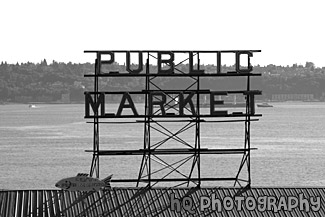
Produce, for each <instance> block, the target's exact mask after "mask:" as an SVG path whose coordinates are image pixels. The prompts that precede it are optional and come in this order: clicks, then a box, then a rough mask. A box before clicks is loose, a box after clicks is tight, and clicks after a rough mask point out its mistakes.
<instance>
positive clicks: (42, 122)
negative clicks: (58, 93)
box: [0, 102, 325, 189]
mask: <svg viewBox="0 0 325 217" xmlns="http://www.w3.org/2000/svg"><path fill="white" fill-rule="evenodd" d="M273 105H274V107H273V108H257V113H262V114H263V117H261V118H260V120H259V121H258V122H252V124H251V147H254V148H257V149H258V150H256V151H252V153H251V175H252V185H253V186H255V187H258V186H268V187H273V186H283V187H286V186H292V187H299V186H300V187H304V186H324V185H325V173H324V172H323V167H324V165H325V159H324V153H325V146H324V144H325V133H324V131H325V122H324V120H325V104H324V103H303V102H299V103H296V102H295V103H294V102H289V103H273ZM113 110H114V109H113ZM139 113H140V112H139ZM83 117H84V105H82V104H71V105H46V104H44V105H38V106H37V108H33V109H29V108H28V106H27V105H0V173H1V176H0V189H39V188H43V189H53V188H55V187H54V184H55V182H56V181H58V180H60V179H62V178H65V177H69V176H74V175H75V174H77V173H79V172H84V173H88V172H89V169H90V163H91V160H92V155H91V154H90V153H86V152H85V150H90V149H92V138H93V134H92V133H93V131H92V130H93V128H92V127H93V126H92V124H87V123H86V121H90V120H86V119H84V118H83ZM182 126H183V124H182V123H173V124H169V126H168V127H169V129H180V128H181V127H182ZM193 130H194V129H193ZM193 130H189V131H188V132H186V133H184V135H183V138H184V140H185V141H187V142H189V143H192V142H193V141H194V136H193ZM201 132H202V133H201V144H202V147H206V148H229V147H230V148H241V147H243V141H244V139H243V138H244V137H243V134H244V124H243V123H217V124H211V123H210V124H202V129H201ZM100 134H101V137H100V143H101V148H102V149H140V148H142V146H143V125H142V124H129V125H126V124H118V125H110V124H103V125H101V127H100ZM152 136H156V137H157V139H154V141H155V140H156V141H158V138H163V137H162V136H161V135H160V134H159V133H153V134H152ZM171 145H173V143H172V142H171V141H170V142H168V143H167V144H165V148H166V147H171ZM162 158H163V159H164V160H166V161H168V160H173V159H175V158H173V159H171V158H170V157H168V156H162ZM239 162H240V157H239V156H234V155H226V156H221V155H218V156H214V157H211V156H206V155H204V156H202V176H208V175H210V174H216V175H221V176H234V175H235V174H236V172H237V169H238V166H239ZM140 163H141V157H140V156H127V157H116V156H113V157H108V156H104V157H102V158H101V161H100V176H101V178H104V177H105V176H107V175H109V174H111V173H114V178H136V177H137V174H138V170H139V169H138V168H139V165H140ZM188 164H189V165H190V163H188ZM153 166H154V165H153ZM131 186H134V185H133V184H131Z"/></svg>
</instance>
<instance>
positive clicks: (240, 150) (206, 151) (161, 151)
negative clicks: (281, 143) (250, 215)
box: [85, 148, 257, 155]
mask: <svg viewBox="0 0 325 217" xmlns="http://www.w3.org/2000/svg"><path fill="white" fill-rule="evenodd" d="M249 150H257V148H250V149H248V148H237V149H233V148H232V149H207V148H201V149H195V148H193V149H150V150H149V149H138V150H99V151H94V150H85V152H93V153H95V154H97V155H143V154H149V153H150V154H151V155H182V154H197V153H198V152H200V154H244V153H246V152H248V151H249Z"/></svg>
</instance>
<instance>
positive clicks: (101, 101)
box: [85, 92, 105, 118]
mask: <svg viewBox="0 0 325 217" xmlns="http://www.w3.org/2000/svg"><path fill="white" fill-rule="evenodd" d="M94 97H97V100H96V98H95V100H94V99H93V98H92V97H91V94H90V93H88V92H85V101H86V103H85V118H90V115H89V106H91V108H92V110H93V113H94V116H98V109H99V106H100V116H105V95H104V93H99V95H94Z"/></svg>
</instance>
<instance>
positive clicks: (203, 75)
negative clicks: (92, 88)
mask: <svg viewBox="0 0 325 217" xmlns="http://www.w3.org/2000/svg"><path fill="white" fill-rule="evenodd" d="M229 76H230V77H238V76H241V77H247V76H261V74H260V73H236V72H229V73H218V74H217V73H209V74H189V73H184V74H178V73H174V74H157V73H149V74H129V73H126V72H123V73H119V72H111V73H98V74H85V75H84V77H229Z"/></svg>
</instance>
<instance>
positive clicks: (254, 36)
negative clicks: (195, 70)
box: [0, 0, 325, 67]
mask: <svg viewBox="0 0 325 217" xmlns="http://www.w3.org/2000/svg"><path fill="white" fill-rule="evenodd" d="M0 5H1V12H0V24H1V26H0V28H1V34H0V61H7V62H8V63H16V62H19V63H21V62H27V61H30V62H35V63H36V62H40V61H41V60H42V59H44V58H45V59H46V60H47V61H48V63H50V62H52V60H53V59H54V60H56V61H59V62H69V61H71V62H73V63H79V62H80V63H83V62H94V59H95V55H94V54H85V53H84V52H83V51H84V50H96V49H98V50H110V49H111V50H113V49H116V50H135V49H138V50H145V49H154V50H159V49H160V50H180V49H182V50H231V49H251V50H253V49H256V50H262V52H261V53H256V54H254V58H252V64H253V65H257V64H260V65H267V64H276V65H284V66H286V65H292V64H294V63H298V64H303V65H304V64H305V62H306V61H310V62H314V63H315V64H316V66H319V67H322V66H325V54H324V52H325V43H324V40H325V25H324V21H325V18H324V12H325V7H324V6H325V1H324V0H308V1H307V0H304V1H302V0H296V1H288V0H287V1H286V0H270V1H263V0H223V1H221V0H196V1H193V0H163V1H157V0H156V1H155V0H151V1H150V0H106V1H104V0H103V1H99V0H91V1H90V0H89V1H84V0H78V1H77V0H76V1H74V0H55V1H54V0H28V1H26V0H2V1H1V4H0Z"/></svg>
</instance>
